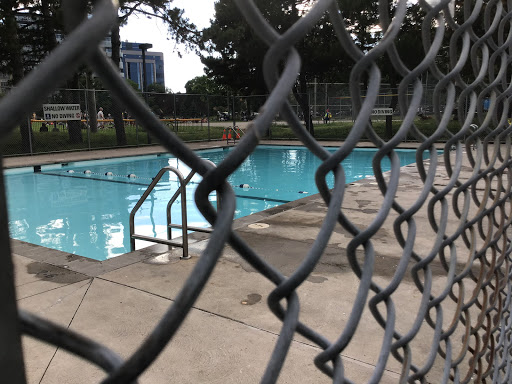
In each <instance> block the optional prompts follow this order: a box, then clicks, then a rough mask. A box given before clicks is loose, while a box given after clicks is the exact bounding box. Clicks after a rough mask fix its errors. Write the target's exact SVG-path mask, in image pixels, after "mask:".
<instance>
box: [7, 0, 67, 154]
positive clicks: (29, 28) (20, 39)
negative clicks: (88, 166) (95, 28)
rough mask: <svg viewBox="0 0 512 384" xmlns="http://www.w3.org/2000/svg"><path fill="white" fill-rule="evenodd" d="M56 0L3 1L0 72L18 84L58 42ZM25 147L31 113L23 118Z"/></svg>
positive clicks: (26, 146)
mask: <svg viewBox="0 0 512 384" xmlns="http://www.w3.org/2000/svg"><path fill="white" fill-rule="evenodd" d="M59 4H60V3H59V1H56V0H41V1H39V2H38V1H17V0H2V1H1V2H0V73H4V74H8V75H10V76H11V77H12V84H13V85H16V84H18V83H19V82H20V81H21V80H22V79H23V77H24V76H25V73H27V72H29V71H30V70H32V68H33V67H34V66H35V65H37V63H38V62H40V61H41V60H42V59H43V58H44V57H45V56H46V55H47V54H48V52H50V51H51V50H52V49H53V48H54V47H55V46H56V44H57V43H56V39H55V32H54V30H55V29H56V28H57V27H58V22H57V19H56V17H54V14H53V12H54V10H55V9H56V7H57V6H58V5H59ZM20 133H21V150H22V152H29V151H30V146H31V143H30V126H29V124H28V116H27V117H26V118H24V119H21V122H20Z"/></svg>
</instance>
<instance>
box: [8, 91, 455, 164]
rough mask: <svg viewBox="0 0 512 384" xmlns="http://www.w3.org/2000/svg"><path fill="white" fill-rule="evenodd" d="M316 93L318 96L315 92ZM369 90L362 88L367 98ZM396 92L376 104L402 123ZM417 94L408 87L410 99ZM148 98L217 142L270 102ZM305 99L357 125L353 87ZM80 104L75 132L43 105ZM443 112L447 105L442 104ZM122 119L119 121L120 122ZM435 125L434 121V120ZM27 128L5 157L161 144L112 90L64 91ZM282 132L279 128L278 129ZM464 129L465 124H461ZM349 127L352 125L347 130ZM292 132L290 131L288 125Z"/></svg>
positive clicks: (181, 126) (176, 127) (161, 112)
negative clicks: (26, 136) (118, 131)
mask: <svg viewBox="0 0 512 384" xmlns="http://www.w3.org/2000/svg"><path fill="white" fill-rule="evenodd" d="M315 90H316V92H315ZM10 91H11V89H9V88H4V89H2V92H1V93H2V94H8V93H9V92H10ZM365 92H366V90H365V89H364V88H363V87H361V94H362V95H363V96H364V95H365ZM396 92H397V90H396V87H395V88H391V87H390V86H389V85H386V84H383V85H382V86H381V88H380V91H379V96H378V98H377V100H376V103H375V108H389V107H391V106H393V109H394V112H393V119H394V120H395V121H401V113H400V108H399V106H398V105H396V104H397V103H396V102H394V100H396V99H397V93H396ZM433 92H434V85H433V84H430V85H428V87H427V86H426V85H425V91H424V95H423V99H422V103H421V106H420V107H419V108H418V119H420V116H421V117H423V118H429V119H430V118H432V116H433V114H434V106H433V99H432V97H433ZM412 94H413V91H412V88H411V87H409V89H408V91H407V96H408V97H409V98H410V97H411V96H412ZM138 95H139V97H140V98H141V100H143V101H144V102H145V103H146V104H147V105H148V106H149V107H150V109H151V111H152V112H153V113H154V114H155V116H157V117H158V118H159V119H160V120H161V121H162V123H164V124H165V125H166V126H167V127H168V128H169V131H171V132H173V133H175V134H177V135H178V136H179V137H180V138H181V139H182V140H184V141H187V142H191V141H200V140H204V141H212V140H220V139H221V138H222V133H223V130H224V128H226V127H228V126H233V125H238V124H240V123H242V124H243V123H245V122H248V121H251V120H254V119H255V118H256V117H257V116H258V111H259V109H260V108H261V107H262V106H263V105H264V104H265V101H266V100H267V98H268V95H251V96H241V95H225V96H222V95H189V94H181V93H178V94H168V93H138ZM301 96H306V98H307V100H308V103H309V105H310V107H311V114H312V117H313V122H314V124H315V125H318V124H323V122H324V121H323V118H324V115H325V113H326V111H329V112H330V114H331V119H330V123H341V122H350V123H351V122H353V121H354V120H355V118H356V114H355V113H354V111H353V104H352V103H353V101H352V97H351V96H350V90H349V84H333V83H319V84H314V83H311V84H308V94H307V95H301ZM289 101H290V104H291V106H292V108H293V110H294V112H295V114H296V115H297V116H298V118H299V119H300V120H302V121H304V116H303V113H302V110H301V108H300V106H299V105H298V104H297V103H296V101H295V97H294V96H293V95H292V94H290V95H289ZM66 103H76V104H79V105H80V111H81V114H82V121H81V124H79V126H77V127H76V128H74V127H73V123H70V122H66V121H50V120H48V121H47V120H45V119H44V113H43V104H66ZM99 108H102V109H103V115H104V119H100V120H101V121H98V112H99ZM440 108H441V111H442V110H443V109H444V105H441V106H440ZM116 116H118V120H116V119H115V118H116ZM373 119H374V120H379V119H380V120H383V119H384V117H383V116H373ZM116 121H118V124H119V125H120V126H121V129H122V130H123V132H124V135H123V138H122V139H119V138H118V137H117V136H116V129H115V128H116ZM432 123H434V122H433V121H432ZM26 125H27V126H28V127H30V129H29V130H28V133H29V135H30V142H29V143H24V141H23V134H22V132H21V129H23V124H21V125H20V126H18V127H16V129H15V130H14V131H13V132H12V133H11V135H10V136H9V137H8V138H7V139H6V140H5V143H4V149H3V152H4V156H12V155H23V154H38V153H48V152H59V151H74V150H92V149H106V148H115V147H126V146H143V145H150V144H158V143H159V141H158V139H157V138H155V137H152V136H151V134H148V132H147V131H146V129H145V128H144V125H143V124H141V123H140V122H138V121H137V120H136V119H134V118H133V116H132V115H131V113H130V112H129V110H128V108H127V107H126V105H123V103H121V102H117V101H116V100H115V99H114V98H113V97H112V92H111V91H109V90H93V89H91V90H87V89H60V90H57V91H55V92H53V93H52V95H51V96H49V97H47V99H46V100H45V101H44V102H43V103H41V105H38V106H35V107H34V108H33V110H32V112H31V114H30V116H29V117H27V122H26ZM278 126H279V128H280V129H276V127H278ZM459 126H460V125H459ZM285 127H288V124H287V122H286V120H284V119H283V117H281V116H280V114H277V115H276V116H275V118H274V121H273V124H272V126H270V130H269V134H268V136H267V138H269V139H272V138H289V137H293V136H294V134H293V132H292V130H291V129H285V130H283V128H285ZM347 127H348V126H347ZM288 128H289V127H288ZM347 133H348V130H344V131H340V132H337V131H336V130H335V129H334V128H333V126H332V125H331V132H322V131H321V130H317V133H316V135H315V136H316V137H317V138H318V139H338V140H343V139H345V138H346V136H347Z"/></svg>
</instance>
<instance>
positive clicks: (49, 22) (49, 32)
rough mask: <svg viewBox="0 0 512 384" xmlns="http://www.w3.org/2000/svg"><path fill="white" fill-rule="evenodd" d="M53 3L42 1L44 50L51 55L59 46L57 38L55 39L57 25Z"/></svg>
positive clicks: (46, 0)
mask: <svg viewBox="0 0 512 384" xmlns="http://www.w3.org/2000/svg"><path fill="white" fill-rule="evenodd" d="M52 11H54V10H53V9H51V2H50V1H48V0H41V12H42V14H43V31H42V32H43V38H44V40H43V42H44V49H45V51H46V52H47V53H50V52H52V51H53V50H54V48H55V47H56V46H57V38H56V37H55V30H56V28H55V23H54V15H52Z"/></svg>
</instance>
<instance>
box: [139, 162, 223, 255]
mask: <svg viewBox="0 0 512 384" xmlns="http://www.w3.org/2000/svg"><path fill="white" fill-rule="evenodd" d="M205 161H206V162H208V163H210V164H212V165H213V166H214V167H215V163H213V162H212V161H210V160H205ZM166 172H173V173H174V174H175V175H176V176H177V177H178V180H179V183H180V187H179V189H178V190H177V191H176V192H174V195H173V196H172V197H171V199H170V200H169V202H168V203H167V208H166V217H167V240H165V239H159V238H155V237H150V236H144V235H137V234H136V233H135V214H136V213H137V211H138V210H139V208H140V207H141V206H142V204H143V203H144V201H146V199H147V197H148V196H149V194H150V193H151V191H153V189H154V188H155V186H156V185H157V184H158V182H159V181H160V179H161V178H162V176H163V175H164V173H166ZM195 174H196V171H194V170H192V171H190V173H189V174H188V175H187V177H186V178H183V174H182V173H181V172H180V171H179V170H178V169H177V168H175V167H172V166H170V165H169V166H166V167H163V168H162V169H161V170H160V171H159V172H158V174H157V175H156V176H155V178H154V179H153V181H152V182H151V184H149V186H148V187H147V189H146V191H145V192H144V193H143V194H142V196H141V198H140V199H139V201H137V204H135V206H134V207H133V209H132V211H131V212H130V248H131V251H132V252H133V251H135V240H146V241H152V242H154V243H159V244H167V245H172V246H177V247H181V248H183V255H182V256H181V259H190V256H189V255H188V231H189V230H190V229H192V230H193V231H197V232H205V233H210V232H212V229H211V228H199V227H189V226H188V218H187V188H186V187H187V185H188V183H189V182H190V180H192V177H193V176H194V175H195ZM180 195H181V196H182V198H181V224H172V218H171V208H172V205H173V204H174V202H175V201H176V199H177V198H178V197H179V196H180ZM218 207H219V200H218V199H217V208H218ZM173 228H176V229H181V231H182V242H181V243H179V242H176V241H172V229H173Z"/></svg>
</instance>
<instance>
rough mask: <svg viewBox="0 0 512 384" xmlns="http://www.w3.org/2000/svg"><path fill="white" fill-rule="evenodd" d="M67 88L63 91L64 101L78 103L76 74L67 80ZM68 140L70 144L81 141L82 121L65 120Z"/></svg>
mask: <svg viewBox="0 0 512 384" xmlns="http://www.w3.org/2000/svg"><path fill="white" fill-rule="evenodd" d="M67 85H68V88H69V89H68V90H66V91H65V98H66V102H67V103H69V104H80V95H79V93H78V92H79V91H77V89H78V74H75V75H74V76H73V79H71V80H70V81H69V82H68V84H67ZM67 125H68V133H69V142H70V143H72V144H78V143H83V141H84V139H83V137H82V122H81V121H80V120H71V121H68V122H67Z"/></svg>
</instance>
